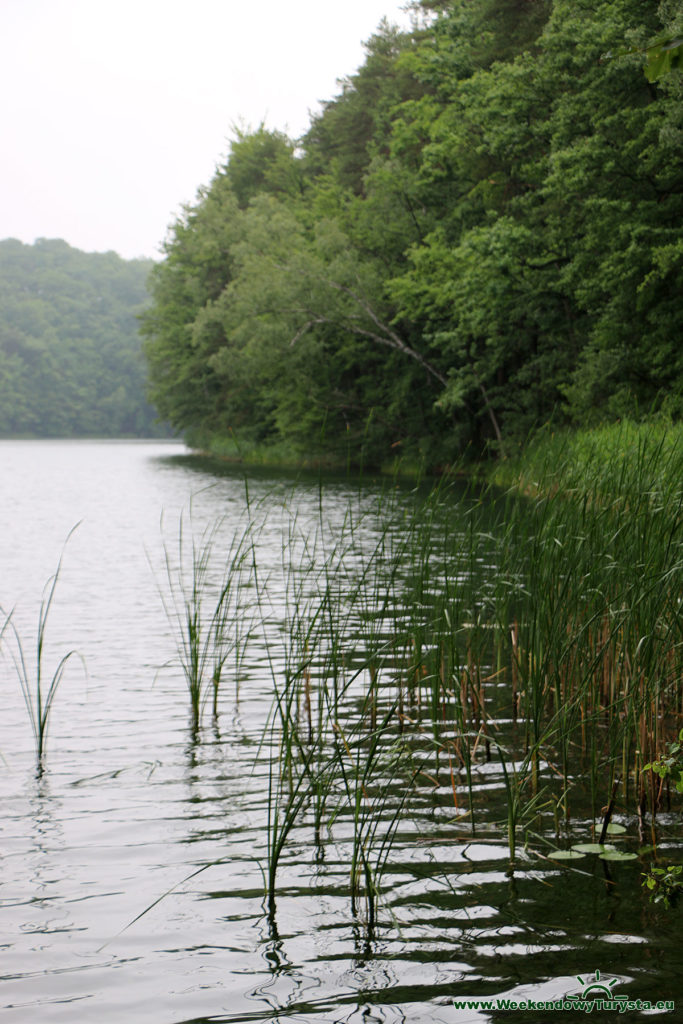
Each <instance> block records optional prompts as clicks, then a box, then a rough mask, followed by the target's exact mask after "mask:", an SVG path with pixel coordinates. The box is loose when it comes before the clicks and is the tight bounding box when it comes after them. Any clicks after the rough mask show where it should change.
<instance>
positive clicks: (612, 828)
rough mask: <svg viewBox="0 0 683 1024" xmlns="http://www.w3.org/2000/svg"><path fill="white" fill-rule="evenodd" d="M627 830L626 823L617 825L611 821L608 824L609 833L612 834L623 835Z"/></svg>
mask: <svg viewBox="0 0 683 1024" xmlns="http://www.w3.org/2000/svg"><path fill="white" fill-rule="evenodd" d="M625 831H626V826H625V825H617V824H616V823H612V822H610V823H609V825H608V826H607V834H608V835H610V836H621V835H623V834H624V832H625Z"/></svg>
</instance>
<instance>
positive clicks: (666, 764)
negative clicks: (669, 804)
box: [643, 729, 683, 793]
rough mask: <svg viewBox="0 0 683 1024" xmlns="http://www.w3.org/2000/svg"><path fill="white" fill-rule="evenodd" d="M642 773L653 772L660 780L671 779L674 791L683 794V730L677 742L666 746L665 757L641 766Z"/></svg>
mask: <svg viewBox="0 0 683 1024" xmlns="http://www.w3.org/2000/svg"><path fill="white" fill-rule="evenodd" d="M643 771H644V772H647V771H651V772H654V773H655V775H658V776H659V778H660V779H671V780H672V781H673V784H674V786H675V787H676V791H677V792H678V793H683V729H682V730H681V731H680V733H679V734H678V739H677V740H674V741H673V742H672V743H668V744H667V752H666V757H661V758H659V759H658V760H657V761H652V762H651V763H650V764H646V765H643Z"/></svg>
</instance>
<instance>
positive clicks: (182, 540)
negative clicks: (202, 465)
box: [150, 509, 257, 732]
mask: <svg viewBox="0 0 683 1024" xmlns="http://www.w3.org/2000/svg"><path fill="white" fill-rule="evenodd" d="M161 527H162V549H163V585H162V584H161V583H160V582H159V581H158V580H157V588H158V591H159V596H160V598H161V602H162V605H163V608H164V611H165V613H166V617H167V620H168V622H169V624H170V625H171V627H172V629H173V631H174V634H175V639H176V651H177V658H178V663H179V664H180V667H181V670H182V673H183V675H184V677H185V682H186V684H187V689H188V695H189V698H190V717H191V726H192V729H193V731H195V732H196V730H197V729H198V728H199V726H200V723H201V717H202V711H203V709H204V707H205V705H206V704H207V703H208V702H209V701H210V702H211V707H212V713H213V716H214V718H216V716H217V714H218V700H219V692H220V685H221V681H222V678H223V674H224V670H225V666H226V663H227V662H228V659H229V658H230V657H231V656H232V657H233V658H234V660H235V667H236V669H239V665H240V661H241V658H242V656H243V653H244V648H245V645H246V643H247V641H248V637H249V634H250V629H251V626H250V617H251V615H252V614H253V605H251V604H250V603H249V602H248V601H247V600H245V594H246V593H248V592H249V587H248V578H247V573H248V572H249V571H250V568H251V545H252V544H253V536H254V533H255V530H256V529H257V521H256V520H255V519H253V518H248V519H247V520H246V522H236V523H235V524H234V527H233V528H232V532H231V533H230V536H229V539H228V540H227V541H226V540H224V537H225V534H226V533H227V532H228V524H227V522H226V520H225V519H221V520H218V521H217V522H215V523H213V524H210V525H208V526H205V527H204V528H203V529H201V530H199V529H197V528H196V527H195V525H194V522H193V518H192V510H191V509H190V515H189V517H187V518H186V517H185V516H184V515H183V514H181V515H180V517H179V519H178V525H177V531H176V534H177V536H176V540H175V543H174V544H173V546H171V545H170V542H169V541H167V540H166V538H165V537H163V530H164V522H163V516H162V522H161ZM150 564H151V559H150ZM153 568H154V567H153ZM237 685H238V683H237V682H236V686H237Z"/></svg>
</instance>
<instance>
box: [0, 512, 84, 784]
mask: <svg viewBox="0 0 683 1024" xmlns="http://www.w3.org/2000/svg"><path fill="white" fill-rule="evenodd" d="M78 526H79V524H78V523H76V525H75V526H73V527H72V528H71V530H70V531H69V533H68V535H67V538H66V540H65V541H64V545H63V547H62V553H61V555H60V557H59V562H58V564H57V569H56V571H55V572H54V574H53V575H52V576H50V578H49V579H48V581H47V583H46V584H45V587H44V589H43V595H42V599H41V603H40V609H39V612H38V628H37V632H36V640H35V662H34V665H33V670H32V669H31V666H30V664H29V659H28V655H27V653H26V651H25V648H24V642H23V640H22V638H21V635H20V633H19V630H18V629H17V627H16V625H15V623H14V620H13V615H14V612H13V611H12V612H10V613H9V615H7V614H6V613H3V614H5V615H6V618H5V622H4V624H3V627H2V630H1V631H0V640H1V639H2V637H3V636H4V633H5V631H6V630H8V631H9V634H10V637H11V640H12V641H13V643H12V647H11V648H10V657H11V659H12V662H13V664H14V668H15V670H16V673H17V677H18V679H19V684H20V686H21V692H22V695H23V698H24V703H25V704H26V710H27V711H28V716H29V719H30V722H31V729H32V731H33V737H34V740H35V751H36V770H37V774H38V775H39V776H40V775H42V774H43V772H44V770H45V755H46V752H47V733H48V726H49V724H50V714H51V711H52V706H53V704H54V700H55V697H56V696H57V690H58V689H59V686H60V683H61V682H62V679H63V677H64V673H65V671H66V668H67V665H68V663H69V662H70V661H71V659H72V658H74V657H75V658H78V659H80V661H81V664H82V665H83V668H84V669H85V663H84V661H83V658H82V657H81V655H80V654H78V652H77V651H75V650H71V651H68V652H67V653H66V654H64V655H62V657H61V658H60V660H59V662H58V663H57V666H56V668H55V669H54V670H53V671H52V672H51V673H50V672H49V671H48V670H47V669H46V665H45V657H46V651H45V640H46V632H47V625H48V620H49V617H50V610H51V608H52V605H53V602H54V598H55V592H56V589H57V584H58V582H59V577H60V574H61V571H62V562H63V559H64V552H65V550H66V546H67V544H68V542H69V540H70V539H71V537H72V535H73V533H74V532H75V530H76V529H77V528H78ZM3 652H4V649H3Z"/></svg>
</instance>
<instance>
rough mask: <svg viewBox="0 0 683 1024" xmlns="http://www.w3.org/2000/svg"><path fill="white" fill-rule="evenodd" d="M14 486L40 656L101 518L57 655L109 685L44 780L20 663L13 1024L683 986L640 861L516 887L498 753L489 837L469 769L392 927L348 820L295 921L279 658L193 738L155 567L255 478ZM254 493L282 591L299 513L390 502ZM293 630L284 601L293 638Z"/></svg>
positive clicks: (592, 864) (226, 1015) (5, 683)
mask: <svg viewBox="0 0 683 1024" xmlns="http://www.w3.org/2000/svg"><path fill="white" fill-rule="evenodd" d="M0 473H1V477H2V481H3V502H2V506H1V507H0V569H1V575H0V605H2V607H4V608H6V609H10V608H15V609H16V610H15V613H14V614H15V620H16V623H17V628H18V629H19V630H20V631H21V632H22V635H23V636H25V637H30V636H31V635H32V631H33V630H35V623H36V619H37V609H38V604H39V600H40V594H41V591H42V588H43V585H44V583H45V581H46V579H47V577H48V576H49V575H50V573H51V572H52V571H54V568H55V567H56V563H57V560H58V558H59V553H60V550H61V547H62V544H63V541H64V538H65V537H66V535H67V533H68V532H69V530H70V529H71V528H72V527H73V526H74V524H75V523H76V522H80V525H79V527H78V529H77V531H76V533H75V534H74V536H73V538H72V540H71V541H70V543H69V546H68V549H67V552H66V555H65V561H64V570H63V579H62V580H61V581H60V587H59V591H58V594H57V598H56V604H55V607H54V614H53V618H52V619H51V621H50V624H49V631H48V638H47V658H48V661H49V663H50V664H51V665H52V666H54V665H55V664H56V662H57V661H58V660H59V658H60V657H61V656H62V654H63V653H64V652H65V650H68V649H71V648H72V647H73V648H76V649H77V650H79V651H80V652H81V654H82V655H83V657H84V658H85V661H86V663H87V666H88V677H87V680H85V681H84V680H83V677H82V675H81V674H80V673H79V672H73V673H67V675H66V677H65V679H64V682H63V684H62V688H61V690H60V692H59V694H58V697H57V700H56V703H55V706H54V711H53V718H52V721H51V725H50V735H49V742H48V755H47V771H46V773H45V774H44V776H43V777H41V778H36V776H35V771H34V761H33V739H32V736H31V732H30V727H29V723H28V718H27V715H26V710H25V708H24V707H23V703H22V698H21V693H20V690H19V687H18V683H17V680H16V678H15V676H14V674H13V670H12V667H11V664H10V663H8V662H7V661H6V660H4V661H2V663H1V664H2V669H1V671H2V676H1V683H2V698H3V717H2V722H1V724H0V753H1V754H2V758H3V761H2V763H1V765H0V790H1V794H2V808H3V812H2V818H1V819H0V829H1V832H0V839H1V843H2V858H3V863H2V876H1V882H0V916H1V920H2V930H1V933H0V934H1V935H2V946H3V958H2V977H1V982H2V984H1V986H0V1006H2V1007H3V1012H4V1016H3V1020H5V1019H6V1020H7V1021H8V1022H11V1021H16V1022H22V1024H23V1022H25V1021H33V1020H40V1021H41V1022H58V1021H59V1022H69V1024H72V1022H74V1021H83V1022H87V1021H91V1020H95V1019H96V1020H98V1021H101V1022H110V1021H111V1022H118V1021H124V1020H126V1021H129V1020H132V1021H136V1022H137V1021H140V1022H147V1021H149V1022H159V1024H171V1022H174V1024H175V1022H177V1024H180V1022H188V1024H189V1022H190V1021H192V1022H195V1024H197V1022H202V1021H209V1020H211V1021H213V1022H218V1021H224V1022H239V1021H278V1022H290V1021H292V1022H293V1021H297V1022H299V1024H300V1022H302V1021H303V1022H311V1024H323V1022H325V1024H327V1022H330V1024H332V1022H335V1024H338V1022H344V1024H361V1022H363V1024H370V1022H373V1024H374V1022H382V1024H397V1022H403V1021H405V1022H410V1024H420V1022H425V1024H426V1022H427V1021H429V1022H430V1024H432V1022H435V1021H436V1022H438V1021H444V1022H450V1021H465V1020H473V1021H474V1020H498V1019H500V1020H502V1019H503V1017H504V1015H501V1014H497V1013H496V1012H492V1013H491V1014H484V1013H476V1012H474V1011H472V1012H470V1011H455V1010H454V1009H453V1006H452V1000H453V998H454V997H458V994H459V993H461V994H464V993H466V994H468V995H480V996H485V995H498V996H506V997H509V998H522V994H523V993H526V995H528V996H529V997H530V998H538V999H541V998H548V997H549V995H550V996H559V995H562V994H564V993H565V992H567V991H569V990H571V988H572V986H576V977H577V976H578V975H586V974H589V973H590V972H592V971H594V970H595V969H600V970H601V971H602V973H603V975H606V976H607V975H608V976H609V977H611V978H617V979H618V980H619V986H620V987H619V992H620V993H623V994H628V995H629V997H630V998H638V997H640V998H645V999H649V998H653V997H654V998H673V997H674V996H675V994H676V992H680V991H681V987H680V976H681V973H682V972H681V959H682V954H681V946H680V941H679V935H678V934H677V931H676V927H677V926H676V918H675V916H674V915H667V914H666V912H664V911H661V910H656V909H654V908H653V907H652V906H651V905H650V904H649V903H648V902H647V900H646V899H645V898H644V897H641V894H640V893H639V885H638V881H639V879H638V875H639V872H640V871H641V870H642V869H643V866H642V864H641V862H640V861H635V862H630V863H625V864H615V865H614V866H613V867H612V868H611V874H606V873H605V872H604V868H605V867H606V865H604V863H603V862H598V861H597V860H585V861H582V862H581V864H580V865H579V867H580V870H568V869H566V868H564V867H561V866H558V865H557V864H554V863H552V862H551V861H548V860H547V858H545V857H543V856H541V855H540V854H539V853H538V852H537V851H536V852H535V851H534V850H533V849H529V850H528V851H526V852H525V851H521V854H520V864H519V867H518V868H517V869H516V870H515V872H514V874H511V873H510V871H509V869H508V866H507V846H506V842H505V838H504V835H503V834H502V831H501V826H500V822H501V820H502V818H503V817H504V813H503V810H502V799H503V786H502V780H501V777H500V772H499V770H498V768H497V766H496V765H495V764H492V763H486V762H485V761H484V760H482V762H481V764H479V765H478V766H477V767H476V771H477V772H478V773H479V777H480V781H481V782H482V783H484V784H485V785H486V786H488V787H489V790H488V791H487V803H486V814H487V815H488V819H487V820H484V822H483V825H482V827H481V829H480V832H479V834H476V835H475V836H471V835H469V836H464V835H463V833H462V831H458V829H457V828H455V827H454V824H453V820H454V817H455V809H454V806H453V786H452V784H451V778H450V776H449V770H448V765H447V764H446V765H445V766H443V769H442V775H441V776H440V777H439V778H437V779H435V780H431V781H430V782H425V783H424V790H423V791H421V798H420V800H419V801H418V802H417V803H416V805H415V809H414V812H413V815H412V817H411V819H410V820H406V821H403V822H402V823H401V826H400V829H399V832H398V833H397V840H396V844H395V847H394V849H393V850H392V853H391V857H390V860H389V863H388V865H387V870H386V873H385V875H384V878H383V881H382V887H383V906H382V911H381V914H380V921H379V924H378V926H377V927H376V928H375V930H374V933H372V934H369V933H368V930H367V928H366V927H364V926H363V922H362V920H358V919H356V918H354V917H353V916H352V915H351V913H350V907H349V899H348V874H349V860H348V848H347V846H346V845H345V842H344V827H345V826H344V822H343V821H342V822H340V823H339V830H338V832H337V833H336V836H335V837H334V839H332V838H329V839H326V841H325V845H324V860H322V861H321V859H320V857H319V856H318V857H316V850H315V848H314V844H313V843H312V841H311V830H310V827H309V826H308V825H307V824H306V823H305V822H302V823H301V824H300V825H298V826H297V827H296V828H295V829H294V832H293V835H292V841H291V842H290V844H289V845H288V847H287V849H286V851H285V854H284V856H283V860H282V864H281V873H280V886H281V895H280V897H279V899H278V903H277V918H276V921H275V922H274V923H273V922H269V921H268V920H267V918H266V915H265V913H264V902H263V891H264V879H263V866H264V864H265V836H264V822H265V820H266V801H267V779H268V771H267V750H266V749H265V748H264V746H263V729H264V723H265V721H266V717H267V714H268V711H269V708H270V700H271V697H270V694H271V681H270V680H271V677H270V673H269V666H268V661H267V658H266V657H265V654H263V653H261V655H260V656H256V657H255V658H253V659H251V660H249V661H248V663H246V664H245V665H244V666H243V671H242V673H241V679H240V686H239V690H238V689H237V687H236V685H235V679H234V678H230V679H228V681H227V682H226V685H225V687H224V689H223V692H222V698H221V705H220V716H219V718H218V719H217V720H216V721H212V720H211V717H210V715H206V716H205V718H204V725H203V727H202V728H201V729H200V731H199V732H198V733H196V734H195V735H193V734H192V732H191V730H190V728H189V716H188V707H187V695H186V688H185V683H184V680H183V678H182V675H181V673H180V671H179V669H178V667H177V666H175V667H174V666H172V665H169V662H171V661H172V660H173V658H174V652H175V641H174V637H173V634H172V630H171V627H170V625H169V622H168V620H167V618H166V617H165V615H164V612H163V609H162V607H161V604H160V601H159V598H158V593H157V589H156V582H155V577H154V573H153V571H152V568H151V567H150V562H151V564H152V566H156V567H157V568H158V566H159V565H160V557H161V534H160V517H161V513H162V511H163V514H164V521H165V523H166V524H168V523H174V522H177V518H178V516H179V514H180V512H181V510H183V509H187V507H188V503H189V501H190V498H191V497H192V505H193V521H194V522H195V523H196V524H198V526H199V528H201V527H202V526H203V525H205V524H207V523H211V522H213V521H215V520H217V519H218V518H220V517H222V518H223V522H224V523H225V524H227V525H226V529H228V531H229V524H230V523H231V522H232V523H234V522H237V521H239V519H240V517H241V516H242V513H243V510H244V502H245V494H246V493H247V491H246V490H245V483H244V480H243V478H242V476H241V475H240V474H239V473H238V472H234V471H231V470H227V469H226V471H225V472H224V474H222V475H219V476H216V475H215V474H214V473H213V471H212V467H211V466H209V465H208V464H206V463H204V462H201V461H198V460H192V459H188V458H187V457H185V456H184V455H183V450H182V447H181V446H179V445H174V444H164V443H158V442H155V443H149V444H146V443H127V442H126V443H122V442H120V443H99V442H97V443H96V442H79V443H63V442H2V443H0ZM248 496H249V501H250V502H251V503H252V506H253V508H255V509H256V508H258V509H259V510H262V511H263V512H264V513H265V512H268V513H269V519H268V523H267V525H266V526H265V527H264V529H263V531H262V533H261V534H260V537H259V552H260V553H259V557H260V558H261V559H262V560H263V565H264V571H265V568H266V567H267V568H268V569H269V570H270V571H271V572H272V573H276V571H280V569H281V567H282V566H281V563H282V556H281V529H282V522H283V521H284V519H285V518H286V516H285V513H286V515H290V514H291V512H292V506H293V505H294V506H295V509H294V511H295V513H296V518H297V523H298V527H299V528H300V532H301V533H303V534H304V535H305V534H306V524H307V522H308V521H309V520H310V522H311V523H315V522H317V521H318V518H319V516H320V509H321V502H322V503H323V504H324V515H325V517H326V520H327V522H328V523H330V524H332V527H333V528H335V524H339V529H340V530H341V525H342V524H343V522H344V519H345V516H346V515H347V510H348V506H349V503H350V502H351V503H355V506H356V507H358V505H359V503H360V506H361V507H362V506H363V505H364V503H370V502H372V500H373V489H372V486H371V485H369V484H366V485H365V486H364V488H362V489H361V490H359V488H358V487H357V486H354V485H353V484H351V483H349V482H347V481H340V480H329V481H326V482H325V483H324V485H322V489H321V484H320V482H319V481H318V480H317V479H316V478H315V477H311V478H309V479H302V480H300V481H299V482H298V484H297V485H296V488H295V489H294V482H293V481H292V480H291V479H289V478H287V477H286V476H284V475H278V476H277V477H275V476H273V475H272V474H271V475H269V474H265V473H261V474H258V475H254V476H252V477H251V478H250V480H249V485H248ZM278 510H279V511H281V512H282V513H283V515H282V516H280V515H279V511H278ZM363 530H366V531H367V533H366V539H367V543H368V544H372V543H374V542H375V540H376V538H373V536H372V529H371V527H370V526H369V525H368V524H367V523H365V522H364V523H363ZM278 566H279V567H280V568H277V567H278ZM285 611H286V608H285V605H284V604H282V605H281V606H278V603H277V601H276V600H274V602H273V606H272V608H271V614H272V618H273V621H274V622H275V621H276V620H277V618H278V615H280V616H281V615H282V614H284V612H285ZM378 628H379V625H378ZM319 852H320V851H318V853H319ZM548 994H549V995H548ZM681 999H683V993H682V994H681ZM518 1016H519V1017H520V1019H525V1018H524V1015H522V1014H520V1015H518ZM505 1019H507V1018H505ZM515 1019H517V1018H515ZM528 1019H538V1018H537V1017H529V1018H528ZM624 1019H628V1017H627V1015H624ZM634 1019H635V1017H634Z"/></svg>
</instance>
